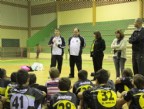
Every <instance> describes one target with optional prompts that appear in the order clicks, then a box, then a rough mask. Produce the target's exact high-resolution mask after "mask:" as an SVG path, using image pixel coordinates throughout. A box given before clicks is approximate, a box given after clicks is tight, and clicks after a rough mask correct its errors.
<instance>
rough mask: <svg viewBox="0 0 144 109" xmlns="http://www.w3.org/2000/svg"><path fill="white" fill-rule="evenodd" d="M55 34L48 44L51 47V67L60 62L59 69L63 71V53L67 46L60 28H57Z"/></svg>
mask: <svg viewBox="0 0 144 109" xmlns="http://www.w3.org/2000/svg"><path fill="white" fill-rule="evenodd" d="M54 34H55V35H54V36H52V37H51V38H50V41H49V43H48V45H49V46H50V47H51V54H52V56H51V65H50V67H56V63H58V67H57V68H58V70H59V72H60V73H61V69H62V62H63V53H64V47H65V40H64V38H63V37H62V36H61V35H60V30H59V29H55V32H54Z"/></svg>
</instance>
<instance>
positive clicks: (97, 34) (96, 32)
mask: <svg viewBox="0 0 144 109" xmlns="http://www.w3.org/2000/svg"><path fill="white" fill-rule="evenodd" d="M93 34H94V35H95V36H96V38H97V39H102V36H101V33H100V31H95V32H94V33H93Z"/></svg>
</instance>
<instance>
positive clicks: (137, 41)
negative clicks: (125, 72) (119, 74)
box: [129, 18, 144, 75]
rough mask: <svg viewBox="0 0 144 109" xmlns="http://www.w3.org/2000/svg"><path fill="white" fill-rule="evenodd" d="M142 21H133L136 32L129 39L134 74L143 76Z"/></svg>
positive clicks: (143, 46)
mask: <svg viewBox="0 0 144 109" xmlns="http://www.w3.org/2000/svg"><path fill="white" fill-rule="evenodd" d="M142 23H143V19H141V18H138V19H136V20H135V24H134V26H135V27H136V30H135V31H134V32H133V34H132V35H131V37H130V38H129V43H130V44H132V65H133V72H134V74H137V73H139V74H142V75H144V28H143V27H142Z"/></svg>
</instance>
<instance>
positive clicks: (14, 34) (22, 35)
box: [0, 29, 27, 47]
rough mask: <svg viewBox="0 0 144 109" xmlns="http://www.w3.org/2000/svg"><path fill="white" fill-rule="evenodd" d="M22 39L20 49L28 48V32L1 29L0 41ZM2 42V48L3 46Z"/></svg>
mask: <svg viewBox="0 0 144 109" xmlns="http://www.w3.org/2000/svg"><path fill="white" fill-rule="evenodd" d="M3 38H4V39H20V47H26V40H27V31H25V30H11V29H0V39H3ZM1 44H2V43H1V40H0V47H1V46H2V45H1Z"/></svg>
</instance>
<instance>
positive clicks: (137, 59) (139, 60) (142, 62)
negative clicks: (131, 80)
mask: <svg viewBox="0 0 144 109" xmlns="http://www.w3.org/2000/svg"><path fill="white" fill-rule="evenodd" d="M132 64H133V72H134V74H142V75H144V54H139V53H133V54H132Z"/></svg>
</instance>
